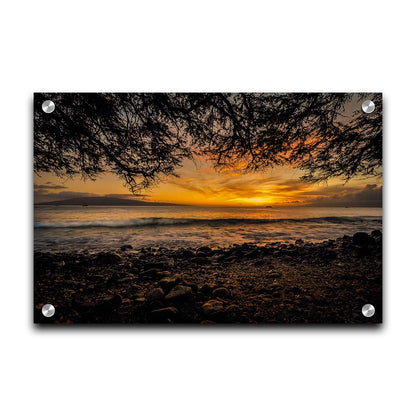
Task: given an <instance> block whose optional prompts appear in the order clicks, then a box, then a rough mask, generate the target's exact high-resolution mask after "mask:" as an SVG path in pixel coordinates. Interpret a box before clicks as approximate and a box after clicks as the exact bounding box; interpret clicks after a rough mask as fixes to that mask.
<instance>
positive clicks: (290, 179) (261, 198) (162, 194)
mask: <svg viewBox="0 0 416 416" xmlns="http://www.w3.org/2000/svg"><path fill="white" fill-rule="evenodd" d="M177 174H178V175H179V177H177V178H176V177H168V178H165V179H164V180H163V181H161V182H160V183H159V184H157V185H155V186H154V187H152V188H150V189H146V190H144V191H143V193H142V195H141V196H139V197H138V198H141V199H143V200H145V201H149V202H150V201H153V202H170V203H180V204H192V205H213V206H264V205H294V206H295V205H296V206H298V205H316V206H372V207H378V206H381V178H368V177H367V178H360V177H357V178H354V179H352V180H351V181H349V182H348V183H347V184H344V181H343V180H342V179H331V180H329V181H328V183H326V184H325V183H324V184H310V183H306V182H302V181H300V180H299V177H300V176H301V175H302V172H301V171H299V170H296V169H292V168H288V167H278V168H274V169H269V170H267V171H264V172H256V173H248V174H243V173H242V172H240V171H238V170H230V171H226V172H217V171H215V170H214V169H213V167H212V165H211V163H210V162H208V161H206V160H203V159H201V158H199V159H197V160H196V161H190V160H186V161H184V163H183V166H182V167H181V168H179V169H178V170H177ZM34 182H35V186H34V190H35V200H34V202H35V203H39V202H50V201H55V200H62V199H67V198H74V197H82V196H98V195H100V196H104V195H110V196H114V197H132V195H131V194H129V192H128V190H127V189H126V188H125V187H124V186H123V183H122V181H121V179H119V178H118V177H117V176H115V175H112V174H106V175H102V176H101V177H99V178H98V179H97V180H96V181H92V180H87V181H85V182H84V181H83V180H82V179H80V178H74V179H60V178H58V177H56V176H55V175H53V174H47V173H44V174H42V176H41V177H39V176H37V175H35V177H34Z"/></svg>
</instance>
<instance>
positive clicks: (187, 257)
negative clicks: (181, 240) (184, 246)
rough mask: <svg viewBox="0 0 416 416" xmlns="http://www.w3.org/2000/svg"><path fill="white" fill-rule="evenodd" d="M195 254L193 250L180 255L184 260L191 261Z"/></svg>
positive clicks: (184, 251)
mask: <svg viewBox="0 0 416 416" xmlns="http://www.w3.org/2000/svg"><path fill="white" fill-rule="evenodd" d="M194 255H195V253H194V252H193V251H191V250H183V251H182V253H180V257H182V258H184V259H190V258H191V257H194Z"/></svg>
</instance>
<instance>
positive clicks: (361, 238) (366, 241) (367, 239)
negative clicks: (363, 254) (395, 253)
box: [352, 233, 374, 247]
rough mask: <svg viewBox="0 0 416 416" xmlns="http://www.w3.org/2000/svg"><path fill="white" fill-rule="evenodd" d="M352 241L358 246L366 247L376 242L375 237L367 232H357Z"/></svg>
mask: <svg viewBox="0 0 416 416" xmlns="http://www.w3.org/2000/svg"><path fill="white" fill-rule="evenodd" d="M352 242H353V243H354V244H356V245H358V246H362V247H366V246H368V245H370V244H374V238H373V237H371V236H370V235H368V234H367V233H355V234H354V235H353V236H352Z"/></svg>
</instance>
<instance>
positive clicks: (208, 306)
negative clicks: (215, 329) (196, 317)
mask: <svg viewBox="0 0 416 416" xmlns="http://www.w3.org/2000/svg"><path fill="white" fill-rule="evenodd" d="M202 310H203V312H204V315H206V316H208V317H211V318H214V317H219V316H221V315H222V314H223V313H224V304H223V303H222V302H220V301H218V300H215V299H211V300H209V301H208V302H206V303H204V304H203V305H202Z"/></svg>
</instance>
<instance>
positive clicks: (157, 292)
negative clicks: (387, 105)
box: [146, 287, 165, 302]
mask: <svg viewBox="0 0 416 416" xmlns="http://www.w3.org/2000/svg"><path fill="white" fill-rule="evenodd" d="M164 297H165V292H164V291H163V290H162V289H161V288H160V287H157V288H155V289H152V290H149V292H147V293H146V299H147V300H148V301H150V302H152V301H155V300H161V299H163V298H164Z"/></svg>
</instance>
